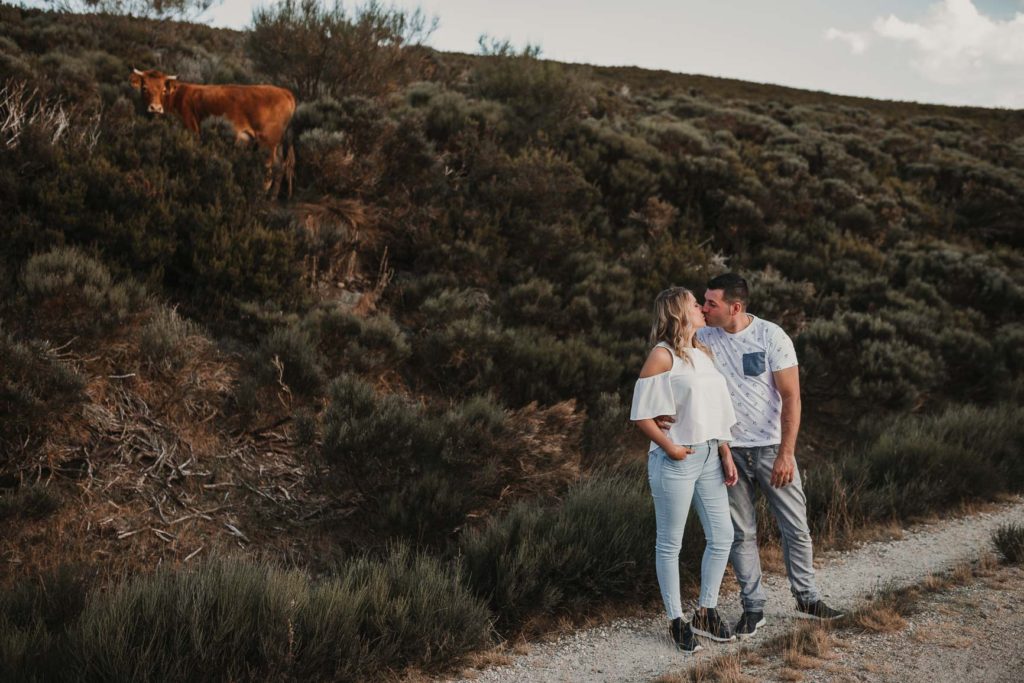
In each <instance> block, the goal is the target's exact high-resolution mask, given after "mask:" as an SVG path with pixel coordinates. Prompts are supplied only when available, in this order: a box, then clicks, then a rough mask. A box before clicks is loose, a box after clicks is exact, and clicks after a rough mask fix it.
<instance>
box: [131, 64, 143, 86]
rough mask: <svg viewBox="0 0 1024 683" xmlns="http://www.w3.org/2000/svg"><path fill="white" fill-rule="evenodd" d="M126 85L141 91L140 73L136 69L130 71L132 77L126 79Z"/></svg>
mask: <svg viewBox="0 0 1024 683" xmlns="http://www.w3.org/2000/svg"><path fill="white" fill-rule="evenodd" d="M128 83H130V84H131V86H132V87H133V88H135V89H136V90H141V89H142V72H141V71H139V70H138V69H132V75H131V76H129V77H128Z"/></svg>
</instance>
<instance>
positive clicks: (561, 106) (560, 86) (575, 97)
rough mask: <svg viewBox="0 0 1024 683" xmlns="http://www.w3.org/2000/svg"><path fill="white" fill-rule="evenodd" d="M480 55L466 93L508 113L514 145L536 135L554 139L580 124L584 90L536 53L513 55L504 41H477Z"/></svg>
mask: <svg viewBox="0 0 1024 683" xmlns="http://www.w3.org/2000/svg"><path fill="white" fill-rule="evenodd" d="M480 50H481V53H482V55H483V56H482V58H481V59H479V60H477V61H476V63H475V65H474V69H473V71H472V73H471V75H470V92H471V93H472V94H474V95H476V96H477V97H480V98H485V99H490V100H495V101H497V102H500V103H502V104H504V105H506V106H508V107H509V108H510V109H511V110H512V112H513V114H514V116H515V118H516V119H517V124H516V125H515V127H514V131H515V132H514V133H513V135H514V138H513V139H514V140H515V141H516V142H517V143H520V144H522V143H525V142H526V141H527V140H530V139H533V138H536V137H537V136H538V135H541V134H543V135H546V136H548V138H549V139H558V137H560V136H561V135H562V134H564V133H565V131H567V130H568V129H569V128H570V127H571V126H572V125H573V124H574V122H575V121H576V120H578V119H579V118H580V114H581V112H582V111H583V110H584V109H585V106H586V103H587V93H586V90H585V86H584V84H583V83H582V82H581V81H580V80H579V79H578V78H577V77H576V76H575V75H574V74H573V73H571V72H569V71H567V70H566V69H565V68H564V67H563V66H562V65H561V64H557V63H555V62H550V61H547V60H541V59H540V58H539V57H540V48H539V47H537V46H533V45H527V46H526V47H524V48H523V49H522V50H521V51H517V50H516V49H515V48H513V47H512V45H511V44H510V43H509V42H508V41H504V42H503V41H496V40H493V39H489V38H487V37H486V36H481V38H480Z"/></svg>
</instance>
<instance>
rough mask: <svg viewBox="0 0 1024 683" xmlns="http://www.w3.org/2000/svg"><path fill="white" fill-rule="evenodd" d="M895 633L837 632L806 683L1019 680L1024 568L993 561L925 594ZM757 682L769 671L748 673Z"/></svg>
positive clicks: (1023, 668) (1023, 674)
mask: <svg viewBox="0 0 1024 683" xmlns="http://www.w3.org/2000/svg"><path fill="white" fill-rule="evenodd" d="M915 607H916V610H915V613H914V614H913V615H912V616H911V617H909V619H908V623H907V627H906V628H905V629H903V630H901V631H898V632H896V633H885V634H864V635H861V634H854V635H846V634H844V635H843V636H841V638H842V640H841V642H840V646H837V647H836V648H835V652H834V653H833V655H832V656H831V657H830V658H829V661H827V662H826V663H825V664H824V665H823V666H816V667H815V668H812V669H810V670H804V671H803V672H802V673H803V675H804V681H805V682H806V683H862V682H863V683H881V682H884V681H892V680H899V681H901V682H902V683H936V682H938V681H957V682H958V683H975V682H977V683H1019V682H1020V681H1021V680H1022V679H1024V568H1021V567H1000V568H998V569H996V570H994V571H992V572H991V573H990V574H988V576H986V577H985V578H982V579H976V580H975V581H973V582H971V583H970V584H969V585H966V586H961V587H959V588H955V589H953V590H952V591H943V592H941V593H937V594H933V595H926V596H925V597H924V598H923V599H922V600H920V601H919V602H918V603H916V605H915ZM748 673H750V674H752V677H753V678H755V679H756V680H759V681H769V680H775V676H774V672H773V671H770V670H764V669H762V670H757V671H751V672H748Z"/></svg>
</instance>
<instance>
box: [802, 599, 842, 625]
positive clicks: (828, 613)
mask: <svg viewBox="0 0 1024 683" xmlns="http://www.w3.org/2000/svg"><path fill="white" fill-rule="evenodd" d="M796 608H797V609H798V610H800V611H801V612H803V613H804V614H810V615H811V616H812V617H814V618H815V619H821V620H822V621H832V620H833V619H839V618H840V617H843V616H846V615H845V613H843V612H840V611H839V610H837V609H832V608H831V607H829V606H828V605H826V604H825V601H824V600H815V601H814V602H801V601H800V600H797V601H796Z"/></svg>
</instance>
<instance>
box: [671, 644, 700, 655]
mask: <svg viewBox="0 0 1024 683" xmlns="http://www.w3.org/2000/svg"><path fill="white" fill-rule="evenodd" d="M676 649H677V650H679V651H680V652H682V653H683V654H684V655H692V654H693V653H694V652H700V651H701V650H703V649H704V646H703V645H701V644H700V643H696V644H694V646H693V649H692V650H687V649H686V648H685V647H683V646H682V645H676Z"/></svg>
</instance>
